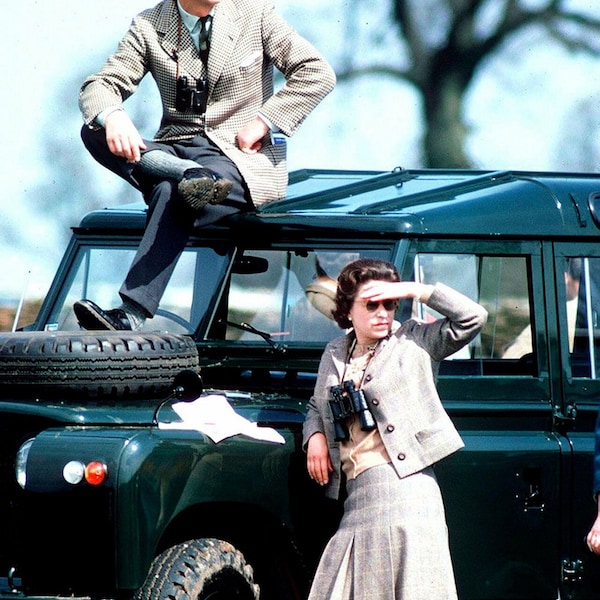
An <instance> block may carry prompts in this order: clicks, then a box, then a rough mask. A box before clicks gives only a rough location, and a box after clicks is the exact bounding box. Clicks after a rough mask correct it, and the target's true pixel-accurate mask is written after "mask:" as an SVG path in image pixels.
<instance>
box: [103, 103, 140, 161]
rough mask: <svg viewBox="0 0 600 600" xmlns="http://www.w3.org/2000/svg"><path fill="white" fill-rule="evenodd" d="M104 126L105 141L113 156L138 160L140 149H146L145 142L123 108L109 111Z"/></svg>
mask: <svg viewBox="0 0 600 600" xmlns="http://www.w3.org/2000/svg"><path fill="white" fill-rule="evenodd" d="M104 127H105V129H106V142H107V144H108V147H109V149H110V151H111V152H112V153H113V154H114V155H115V156H120V157H122V158H125V159H127V161H128V162H130V163H137V162H139V161H140V158H141V155H142V150H145V149H146V144H144V140H142V136H141V135H140V134H139V131H138V130H137V129H136V127H135V125H134V124H133V123H132V121H131V119H130V118H129V117H128V116H127V113H126V112H125V111H124V110H114V111H113V112H111V113H110V114H109V115H108V116H107V117H106V121H105V123H104Z"/></svg>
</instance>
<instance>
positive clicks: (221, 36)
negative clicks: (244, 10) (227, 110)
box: [208, 0, 242, 85]
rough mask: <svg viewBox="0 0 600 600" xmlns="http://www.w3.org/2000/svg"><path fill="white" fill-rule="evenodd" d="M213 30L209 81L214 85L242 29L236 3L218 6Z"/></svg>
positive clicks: (222, 3)
mask: <svg viewBox="0 0 600 600" xmlns="http://www.w3.org/2000/svg"><path fill="white" fill-rule="evenodd" d="M212 28H213V30H212V35H211V40H210V52H209V54H208V80H209V81H210V83H211V85H214V84H215V83H216V82H217V81H218V79H219V77H220V76H221V72H222V71H223V67H224V65H225V63H226V62H227V60H228V58H229V57H230V56H231V53H232V52H233V49H234V47H235V45H236V43H237V40H238V37H239V35H240V32H241V28H242V23H241V15H240V13H239V11H238V9H237V7H236V5H235V3H234V2H229V1H228V0H223V2H221V3H219V4H217V6H216V7H215V12H214V18H213V22H212Z"/></svg>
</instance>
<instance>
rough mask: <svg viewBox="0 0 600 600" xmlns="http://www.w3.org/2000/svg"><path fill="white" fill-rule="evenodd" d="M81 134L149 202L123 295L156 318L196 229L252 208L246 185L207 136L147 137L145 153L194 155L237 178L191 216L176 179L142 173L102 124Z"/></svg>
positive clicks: (92, 150) (96, 156) (201, 162)
mask: <svg viewBox="0 0 600 600" xmlns="http://www.w3.org/2000/svg"><path fill="white" fill-rule="evenodd" d="M81 138H82V140H83V143H84V144H85V147H86V148H87V149H88V150H89V152H90V154H91V155H92V156H93V157H94V159H96V160H97V161H98V162H99V163H100V164H101V165H103V166H104V167H106V168H107V169H110V170H111V171H112V172H113V173H115V174H117V175H118V176H119V177H122V178H123V179H125V181H127V182H129V183H130V184H131V185H133V186H134V187H136V188H137V189H139V190H140V191H141V192H142V194H143V196H144V200H145V202H146V204H147V205H148V216H147V221H146V229H145V231H144V235H143V237H142V241H141V242H140V245H139V247H138V250H137V252H136V255H135V257H134V259H133V263H132V264H131V267H130V269H129V272H128V273H127V277H126V278H125V281H124V282H123V285H122V286H121V289H120V290H119V295H120V296H121V298H122V299H123V300H130V301H133V302H135V303H136V304H138V305H139V306H140V307H141V308H143V309H144V310H145V311H146V313H147V316H148V317H153V316H154V315H155V314H156V311H157V310H158V306H159V303H160V299H161V298H162V295H163V293H164V291H165V289H166V287H167V284H168V283H169V279H170V278H171V275H172V273H173V270H174V269H175V266H176V264H177V260H178V259H179V256H180V255H181V253H182V252H183V249H184V248H185V246H186V244H187V241H188V239H189V237H190V235H191V233H192V232H193V231H194V229H196V228H197V227H203V226H205V225H209V224H211V223H214V222H215V221H218V220H219V219H221V218H223V217H225V216H227V215H231V214H234V213H237V212H240V211H243V210H248V209H250V208H252V204H251V201H250V198H249V194H248V190H247V187H246V184H245V183H244V180H243V179H242V176H241V174H240V172H239V171H238V168H237V167H236V166H235V164H234V163H233V161H231V160H230V159H229V158H228V157H226V156H225V155H223V153H222V152H221V151H220V150H219V148H217V147H216V146H215V145H214V144H213V143H212V142H211V141H210V140H208V139H207V138H205V137H204V136H200V135H199V136H196V137H195V138H193V139H191V140H189V141H182V142H176V143H173V144H166V143H158V142H151V141H146V140H144V141H145V143H146V145H147V147H148V148H147V150H146V152H148V151H150V150H163V151H164V152H168V153H170V154H173V155H175V156H179V157H180V158H186V159H191V160H193V161H195V162H197V163H198V164H199V165H202V166H203V167H206V168H209V169H211V170H213V171H214V172H215V173H217V174H219V175H220V176H221V177H225V178H227V179H229V180H230V181H232V182H233V188H232V190H231V193H230V194H229V196H228V197H227V199H226V200H225V201H224V202H223V203H222V204H218V205H212V204H208V205H206V207H204V208H203V209H202V211H201V212H195V213H193V215H192V214H191V213H190V211H189V209H188V208H187V207H186V206H185V205H184V204H183V203H182V202H181V201H180V199H179V196H178V193H177V182H176V181H172V180H164V179H163V180H158V179H153V178H152V177H150V176H148V175H143V174H141V173H139V170H136V168H135V165H134V164H130V163H128V162H127V161H126V160H125V159H123V158H120V157H118V156H115V155H114V154H113V153H112V152H111V151H110V150H109V148H108V145H107V143H106V133H105V131H104V129H100V130H95V129H90V128H89V127H87V126H84V127H83V129H82V130H81Z"/></svg>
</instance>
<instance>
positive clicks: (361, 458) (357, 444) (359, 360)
mask: <svg viewBox="0 0 600 600" xmlns="http://www.w3.org/2000/svg"><path fill="white" fill-rule="evenodd" d="M356 350H358V346H357V348H356ZM356 350H355V352H354V354H356ZM375 350H376V348H372V349H367V350H366V353H365V354H361V355H359V356H356V357H354V358H350V360H349V362H348V364H347V365H346V371H345V373H344V381H349V380H352V381H354V383H355V385H356V386H357V387H360V386H359V383H360V382H362V380H363V376H364V372H365V369H366V368H367V365H368V364H369V361H370V360H371V358H372V357H373V354H374V353H375ZM346 425H347V427H348V432H349V434H350V435H349V439H348V440H347V441H342V442H340V457H341V461H342V470H343V471H344V473H345V475H346V478H347V479H356V477H358V476H359V475H360V474H361V473H363V472H364V471H366V470H367V469H370V468H371V467H375V466H378V465H384V464H386V463H389V462H391V460H390V457H389V455H388V453H387V450H386V449H385V446H384V445H383V440H382V439H381V436H380V435H379V431H378V430H377V429H373V430H372V431H363V430H362V429H361V428H360V421H359V419H358V417H357V416H356V415H352V417H350V418H349V419H348V421H347V422H346Z"/></svg>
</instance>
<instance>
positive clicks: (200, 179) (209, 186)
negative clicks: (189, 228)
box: [177, 167, 233, 210]
mask: <svg viewBox="0 0 600 600" xmlns="http://www.w3.org/2000/svg"><path fill="white" fill-rule="evenodd" d="M232 187H233V183H232V182H231V181H229V179H225V178H224V177H221V176H220V175H217V174H216V173H215V172H214V171H211V170H210V169H207V168H205V167H198V168H194V169H187V170H186V171H185V173H184V174H183V179H182V180H181V181H180V182H179V184H178V185H177V190H178V192H179V196H180V197H181V199H182V200H183V201H184V202H185V203H186V204H187V205H188V206H189V207H190V208H191V209H193V210H201V209H202V208H204V207H205V206H206V205H207V204H220V203H221V202H223V200H225V198H227V196H228V195H229V192H231V188H232Z"/></svg>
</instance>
